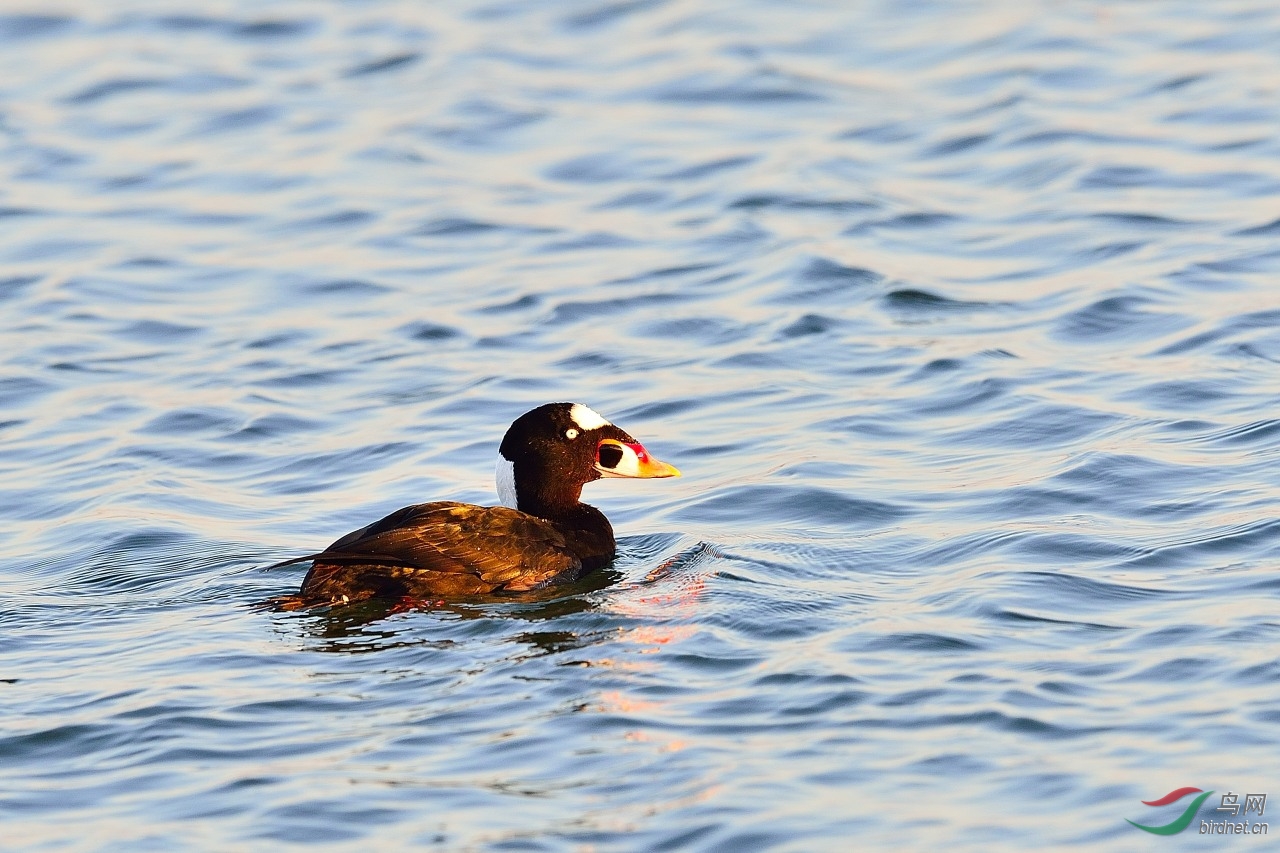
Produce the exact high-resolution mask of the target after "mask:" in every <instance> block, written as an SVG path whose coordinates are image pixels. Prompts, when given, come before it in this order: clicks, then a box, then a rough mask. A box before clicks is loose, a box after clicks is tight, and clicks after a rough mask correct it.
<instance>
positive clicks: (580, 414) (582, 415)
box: [569, 403, 609, 429]
mask: <svg viewBox="0 0 1280 853" xmlns="http://www.w3.org/2000/svg"><path fill="white" fill-rule="evenodd" d="M569 417H571V418H573V422H574V423H575V424H577V425H578V426H580V427H582V428H583V429H599V428H600V427H602V426H604V425H605V424H607V423H609V422H608V421H606V420H605V419H604V418H602V417H600V415H599V414H598V413H597V412H595V411H592V410H591V409H588V408H587V407H586V406H584V405H582V404H581V403H574V404H573V408H572V409H570V410H569Z"/></svg>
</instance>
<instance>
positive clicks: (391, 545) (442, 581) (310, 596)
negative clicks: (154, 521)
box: [277, 403, 680, 609]
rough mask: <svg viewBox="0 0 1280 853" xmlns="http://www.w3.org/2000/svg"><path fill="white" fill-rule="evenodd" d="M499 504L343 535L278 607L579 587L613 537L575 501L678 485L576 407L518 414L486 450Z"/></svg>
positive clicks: (459, 506)
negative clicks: (666, 482)
mask: <svg viewBox="0 0 1280 853" xmlns="http://www.w3.org/2000/svg"><path fill="white" fill-rule="evenodd" d="M498 453H499V458H498V472H497V480H498V497H499V499H500V500H501V501H502V504H503V505H502V506H494V507H480V506H474V505H472V504H464V503H457V502H455V501H439V502H436V503H429V504H417V505H414V506H407V507H405V508H404V509H401V510H397V511H396V512H393V513H391V514H390V515H388V516H387V517H386V518H384V519H382V520H381V521H375V522H374V523H373V524H370V525H369V526H367V527H362V528H360V529H359V530H356V531H354V532H352V533H348V534H347V535H346V536H343V537H342V538H341V539H339V540H338V541H336V542H334V543H333V544H332V545H330V546H329V547H328V548H326V549H324V550H323V551H321V552H320V553H318V554H310V555H308V556H306V557H298V558H296V559H294V560H287V561H285V562H284V563H279V564H277V565H288V564H290V563H300V562H306V561H308V560H310V561H312V566H311V570H310V571H309V572H307V576H306V578H305V579H304V580H303V581H302V589H301V590H300V591H299V593H298V595H296V596H289V597H288V598H287V599H282V600H280V604H281V606H283V607H285V608H287V609H294V608H297V607H306V606H310V605H317V604H347V603H352V602H356V601H362V600H365V599H370V598H400V599H403V598H411V599H429V598H438V597H451V596H473V595H485V594H488V593H493V592H499V591H504V590H509V591H519V590H529V589H533V588H535V587H541V586H545V585H547V584H550V583H553V582H557V581H568V580H573V579H576V578H578V577H581V576H582V575H584V574H585V573H587V572H589V571H592V570H594V569H599V568H603V567H604V566H606V565H608V564H609V562H610V561H612V560H613V555H614V550H615V542H614V538H613V527H612V526H611V525H610V524H609V520H608V519H607V518H605V517H604V513H602V512H600V510H598V509H596V508H595V507H593V506H588V505H587V504H584V503H582V502H581V501H580V500H579V498H580V497H581V495H582V487H583V486H584V485H586V484H587V483H589V482H591V481H592V480H598V479H600V478H601V477H678V476H680V472H679V471H678V470H676V469H675V468H674V467H673V466H671V465H668V464H666V463H665V462H659V461H658V460H657V459H654V458H653V457H651V456H650V455H649V453H648V451H646V450H645V449H644V447H643V446H642V445H641V444H640V443H639V442H638V441H636V440H635V439H634V438H632V437H631V436H630V435H629V434H627V433H626V432H624V431H623V430H621V429H619V428H618V427H616V426H614V425H613V424H611V423H609V422H608V421H607V420H605V419H604V418H602V417H601V416H600V415H598V414H596V413H595V412H594V411H592V410H591V409H589V408H587V407H586V406H584V405H582V404H580V403H548V404H546V405H544V406H539V407H538V408H536V409H534V410H532V411H530V412H526V413H525V414H523V415H521V416H520V417H519V418H517V419H516V420H515V422H514V423H513V424H511V427H510V428H509V429H508V430H507V434H506V436H505V437H504V438H503V439H502V444H501V446H500V447H499V448H498Z"/></svg>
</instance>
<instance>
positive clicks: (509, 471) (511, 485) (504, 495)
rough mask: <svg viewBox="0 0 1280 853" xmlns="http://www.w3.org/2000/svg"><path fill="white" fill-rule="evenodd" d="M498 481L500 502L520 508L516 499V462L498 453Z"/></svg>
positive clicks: (513, 507)
mask: <svg viewBox="0 0 1280 853" xmlns="http://www.w3.org/2000/svg"><path fill="white" fill-rule="evenodd" d="M494 479H495V480H497V483H498V503H500V504H502V505H503V506H509V507H511V508H512V509H519V508H520V507H519V506H517V504H518V503H519V501H518V500H517V499H516V463H514V462H512V461H511V460H509V459H507V458H505V457H504V456H502V454H498V470H497V471H496V472H494Z"/></svg>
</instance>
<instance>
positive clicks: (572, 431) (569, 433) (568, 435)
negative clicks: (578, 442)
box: [564, 427, 578, 438]
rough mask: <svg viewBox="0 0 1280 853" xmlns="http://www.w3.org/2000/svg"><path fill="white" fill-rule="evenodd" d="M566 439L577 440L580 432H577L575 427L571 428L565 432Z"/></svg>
mask: <svg viewBox="0 0 1280 853" xmlns="http://www.w3.org/2000/svg"><path fill="white" fill-rule="evenodd" d="M564 437H565V438H577V437H578V431H577V430H576V429H574V428H573V427H569V428H568V429H567V430H565V431H564Z"/></svg>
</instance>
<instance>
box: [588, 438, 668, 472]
mask: <svg viewBox="0 0 1280 853" xmlns="http://www.w3.org/2000/svg"><path fill="white" fill-rule="evenodd" d="M596 470H597V471H599V472H600V473H601V475H603V476H605V477H628V478H643V479H654V478H658V477H679V476H680V471H679V469H677V468H676V466H674V465H668V464H667V463H665V462H660V461H658V460H657V459H654V458H653V457H652V456H650V455H649V451H647V450H645V449H644V445H642V444H639V443H636V444H629V443H627V442H623V441H615V440H614V439H612V438H604V439H601V440H600V446H599V447H597V448H596Z"/></svg>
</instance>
